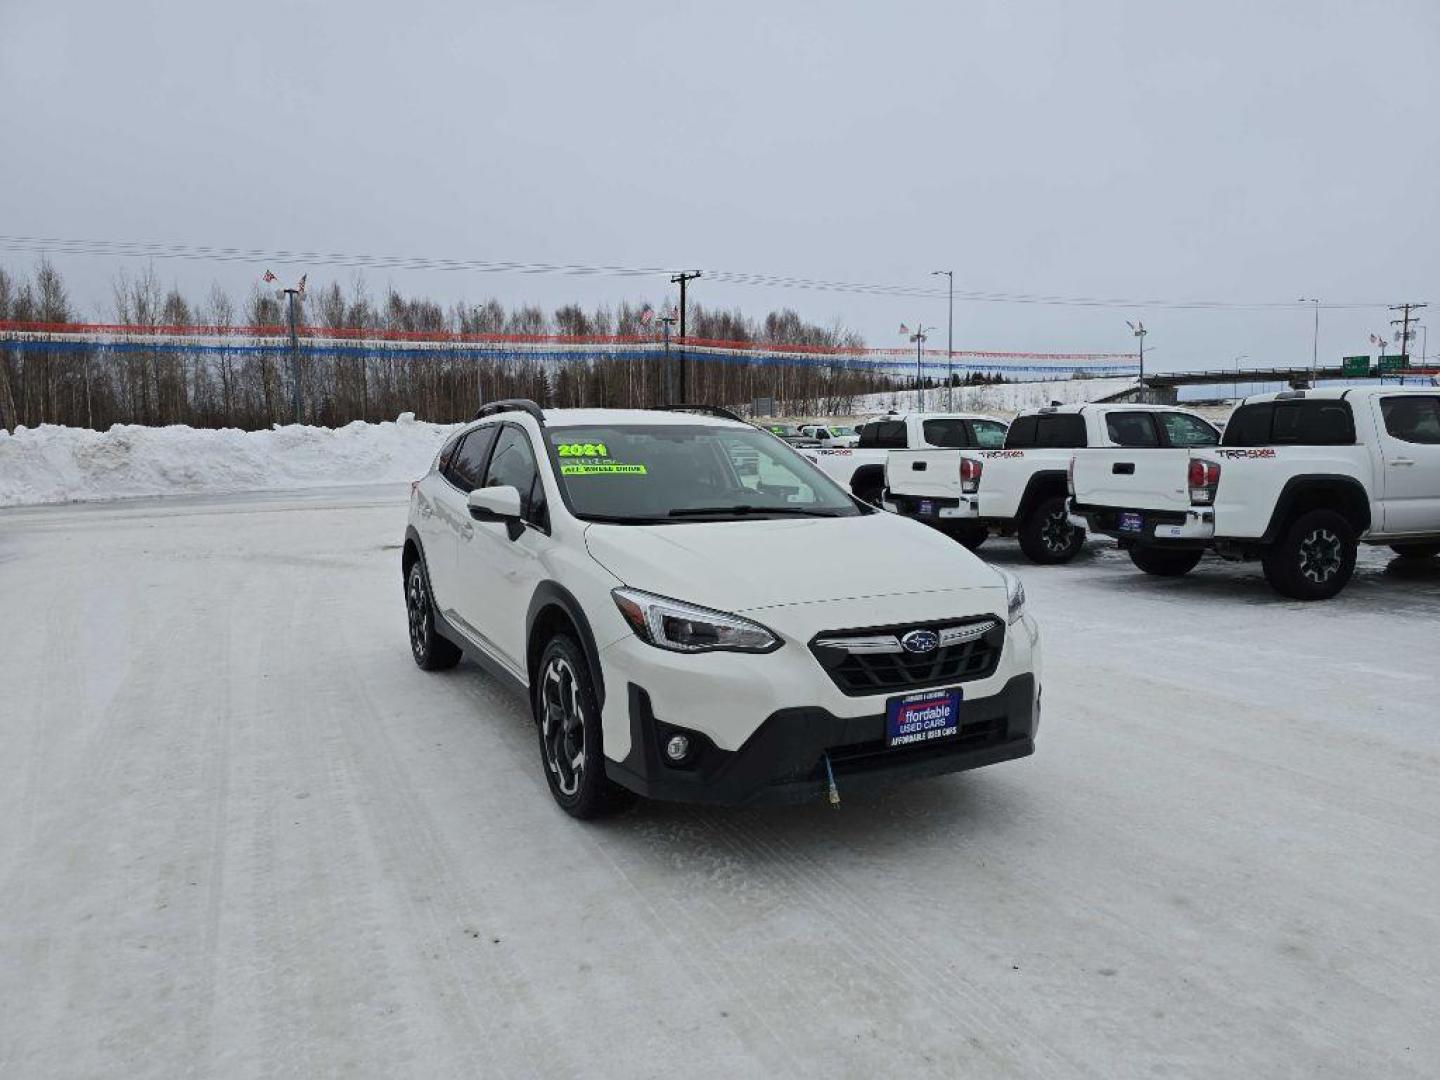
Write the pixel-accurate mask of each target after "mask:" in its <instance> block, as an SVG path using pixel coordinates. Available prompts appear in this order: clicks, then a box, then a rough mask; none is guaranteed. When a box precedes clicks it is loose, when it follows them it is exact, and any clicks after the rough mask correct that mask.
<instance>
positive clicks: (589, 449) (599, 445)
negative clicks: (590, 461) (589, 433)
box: [555, 442, 610, 457]
mask: <svg viewBox="0 0 1440 1080" xmlns="http://www.w3.org/2000/svg"><path fill="white" fill-rule="evenodd" d="M555 452H556V454H557V456H559V457H609V456H610V451H609V450H608V449H606V447H605V444H604V443H603V442H586V443H579V442H572V443H560V444H558V445H557V446H556V447H555Z"/></svg>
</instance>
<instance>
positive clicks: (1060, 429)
mask: <svg viewBox="0 0 1440 1080" xmlns="http://www.w3.org/2000/svg"><path fill="white" fill-rule="evenodd" d="M1035 445H1036V446H1037V447H1046V448H1050V449H1059V450H1074V449H1078V448H1081V447H1083V446H1084V445H1085V418H1084V417H1083V416H1081V415H1080V414H1079V413H1055V414H1054V415H1049V416H1041V417H1040V418H1039V420H1038V421H1037V422H1036V425H1035Z"/></svg>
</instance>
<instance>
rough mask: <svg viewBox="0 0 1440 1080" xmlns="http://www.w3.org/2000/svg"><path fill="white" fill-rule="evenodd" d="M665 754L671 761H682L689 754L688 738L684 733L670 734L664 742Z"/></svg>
mask: <svg viewBox="0 0 1440 1080" xmlns="http://www.w3.org/2000/svg"><path fill="white" fill-rule="evenodd" d="M665 756H666V757H668V758H669V759H670V760H671V761H675V762H680V761H684V760H685V759H686V758H687V757H689V756H690V740H689V738H688V737H686V736H684V735H671V736H670V741H669V742H667V743H666V744H665Z"/></svg>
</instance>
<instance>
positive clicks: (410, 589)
mask: <svg viewBox="0 0 1440 1080" xmlns="http://www.w3.org/2000/svg"><path fill="white" fill-rule="evenodd" d="M405 613H406V616H407V617H408V618H409V620H410V649H411V651H412V652H414V654H415V658H416V659H417V660H424V659H425V646H426V636H427V635H426V631H427V630H428V628H429V627H428V624H429V620H430V593H429V592H428V591H427V590H426V588H425V574H424V572H423V571H422V570H421V569H420V564H419V563H418V562H417V563H416V564H415V565H414V566H412V567H411V568H410V580H409V582H408V583H407V584H406V588H405Z"/></svg>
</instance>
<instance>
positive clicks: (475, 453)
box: [445, 424, 500, 495]
mask: <svg viewBox="0 0 1440 1080" xmlns="http://www.w3.org/2000/svg"><path fill="white" fill-rule="evenodd" d="M499 430H500V429H499V428H498V427H496V426H495V425H494V424H491V425H489V426H488V427H482V428H476V429H475V430H474V431H472V432H470V433H469V434H468V435H466V436H465V441H464V442H462V443H461V444H460V446H459V448H458V449H456V451H455V454H454V456H453V457H451V459H450V469H449V471H448V472H446V473H445V478H446V479H447V480H449V481H450V482H451V483H452V484H454V485H455V486H456V487H457V488H459V489H460V490H461V491H463V492H465V493H466V494H467V495H468V494H469V493H470V492H472V491H474V490H475V489H476V488H477V487H479V486H480V482H481V480H482V479H483V478H484V476H485V459H486V458H487V457H489V456H490V447H491V446H493V445H494V444H495V433H496V432H497V431H499Z"/></svg>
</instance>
